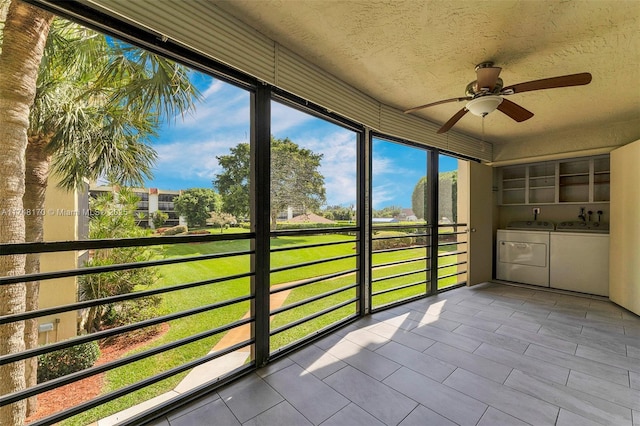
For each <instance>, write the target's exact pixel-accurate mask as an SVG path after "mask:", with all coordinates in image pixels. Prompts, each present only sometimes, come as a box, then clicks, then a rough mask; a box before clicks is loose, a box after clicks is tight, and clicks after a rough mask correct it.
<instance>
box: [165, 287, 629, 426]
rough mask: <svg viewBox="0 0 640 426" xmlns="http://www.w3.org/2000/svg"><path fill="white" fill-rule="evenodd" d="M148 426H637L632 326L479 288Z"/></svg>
mask: <svg viewBox="0 0 640 426" xmlns="http://www.w3.org/2000/svg"><path fill="white" fill-rule="evenodd" d="M153 424H156V425H171V426H189V425H198V426H200V425H277V426H294V425H323V426H329V425H341V426H351V425H367V426H374V425H398V424H400V425H402V426H407V425H455V424H460V425H483V426H486V425H490V426H496V425H525V424H534V425H538V424H549V425H553V424H556V425H570V426H576V425H595V424H606V425H640V318H639V317H638V316H636V315H634V314H632V313H630V312H628V311H626V310H624V309H622V308H620V307H618V306H617V305H615V304H613V303H610V302H608V301H604V300H602V299H600V298H589V297H578V296H575V295H567V294H566V293H565V294H563V293H557V292H550V291H542V290H538V289H535V288H531V287H518V286H510V285H503V284H496V283H492V284H483V285H480V286H476V287H472V288H460V289H456V290H453V291H450V292H447V293H443V294H441V295H439V296H436V297H432V298H428V299H423V300H420V301H417V302H412V303H410V304H407V305H404V306H401V307H397V308H393V309H391V310H387V311H384V312H380V313H378V314H374V315H372V316H370V317H367V318H365V319H362V320H359V321H358V322H356V323H355V324H352V325H350V326H348V327H346V328H344V329H342V330H340V331H338V332H336V333H334V334H332V335H330V336H328V337H326V338H324V339H322V340H319V341H317V342H315V343H314V344H312V345H310V346H307V347H305V348H303V349H301V350H299V351H297V352H295V353H293V354H291V355H289V356H288V357H286V358H283V359H281V360H279V361H277V362H275V363H273V364H271V365H269V366H267V367H265V368H263V369H261V370H258V371H257V372H255V373H252V374H250V375H248V376H245V377H244V378H242V379H240V380H239V381H236V382H234V383H232V384H231V385H228V386H226V387H224V388H221V389H219V390H218V391H217V392H214V393H212V394H210V395H209V396H207V397H205V398H203V399H201V400H199V401H197V402H194V403H192V404H191V405H189V406H186V407H183V408H182V409H180V410H177V411H175V412H173V413H171V414H169V415H168V416H166V417H163V418H162V419H159V420H156V421H155V422H154V423H153Z"/></svg>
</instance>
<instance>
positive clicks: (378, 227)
mask: <svg viewBox="0 0 640 426" xmlns="http://www.w3.org/2000/svg"><path fill="white" fill-rule="evenodd" d="M410 228H415V229H430V228H432V226H431V225H427V224H425V223H421V224H420V223H419V224H415V225H375V224H374V225H373V226H372V227H371V231H374V232H375V231H392V230H395V229H410Z"/></svg>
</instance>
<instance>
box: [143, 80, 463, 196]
mask: <svg viewBox="0 0 640 426" xmlns="http://www.w3.org/2000/svg"><path fill="white" fill-rule="evenodd" d="M191 79H192V82H193V83H194V84H195V85H196V86H197V87H198V88H199V90H200V91H201V93H202V100H201V101H200V102H198V104H197V106H196V108H195V111H194V112H193V113H191V114H189V115H187V116H185V117H176V118H175V119H174V120H172V121H169V122H167V123H165V124H164V125H163V126H162V128H161V129H160V131H159V135H160V136H159V137H158V138H156V139H155V140H154V141H153V146H154V148H155V150H156V151H157V153H158V159H157V161H156V166H155V167H154V171H153V173H154V176H153V179H151V180H149V181H148V182H147V183H146V186H147V187H153V188H160V189H173V190H177V189H188V188H196V187H202V188H212V183H211V181H212V180H213V179H214V178H215V175H216V174H217V173H220V172H221V168H220V167H219V165H218V162H217V160H216V156H219V155H225V154H228V153H229V149H230V148H232V147H234V146H235V145H237V144H238V143H242V142H249V137H250V136H249V135H250V133H249V132H250V129H249V111H250V109H249V100H250V98H249V94H248V93H247V92H246V91H244V90H242V89H239V88H236V87H234V86H232V85H230V84H227V83H224V82H222V81H219V80H215V79H213V78H211V77H209V76H205V75H203V74H200V73H195V72H194V73H193V74H192V77H191ZM271 114H272V123H271V133H272V134H273V135H274V136H275V137H276V138H285V137H288V138H289V139H291V140H292V141H293V142H295V143H297V144H298V145H300V146H302V147H304V148H308V149H311V150H312V151H313V152H316V153H322V154H323V159H322V165H321V169H320V172H321V173H322V174H323V176H324V178H325V187H326V191H327V204H329V205H343V206H349V205H352V204H354V203H355V199H356V134H355V133H353V132H351V131H349V130H346V129H343V128H342V127H339V126H337V125H335V124H332V123H329V122H327V121H324V120H321V119H318V118H316V117H313V116H311V115H308V114H305V113H302V112H300V111H298V110H295V109H293V108H290V107H288V106H285V105H282V104H279V103H277V102H273V103H272V111H271ZM425 162H426V153H425V152H424V151H420V150H416V149H413V148H410V147H407V146H403V145H401V144H396V143H391V142H386V141H381V140H374V146H373V174H374V179H373V207H374V208H375V209H380V208H382V207H385V206H389V205H396V206H402V207H411V192H412V191H413V187H414V185H415V183H416V182H417V181H418V179H420V178H421V177H422V176H424V175H425V173H426V166H425ZM456 167H457V165H456V161H455V160H453V159H448V161H446V159H441V165H440V168H441V171H446V170H452V169H454V168H456Z"/></svg>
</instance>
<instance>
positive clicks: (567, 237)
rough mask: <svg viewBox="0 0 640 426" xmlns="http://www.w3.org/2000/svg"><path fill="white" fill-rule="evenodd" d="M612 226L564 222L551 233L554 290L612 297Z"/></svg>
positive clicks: (551, 276)
mask: <svg viewBox="0 0 640 426" xmlns="http://www.w3.org/2000/svg"><path fill="white" fill-rule="evenodd" d="M608 231H609V224H607V223H599V222H586V223H585V222H562V223H560V224H559V225H558V229H557V230H556V232H552V233H551V237H550V243H551V251H550V260H549V264H550V272H549V277H550V278H549V281H550V284H551V287H553V288H561V289H563V290H571V291H579V292H581V293H589V294H597V295H599V296H609V234H608Z"/></svg>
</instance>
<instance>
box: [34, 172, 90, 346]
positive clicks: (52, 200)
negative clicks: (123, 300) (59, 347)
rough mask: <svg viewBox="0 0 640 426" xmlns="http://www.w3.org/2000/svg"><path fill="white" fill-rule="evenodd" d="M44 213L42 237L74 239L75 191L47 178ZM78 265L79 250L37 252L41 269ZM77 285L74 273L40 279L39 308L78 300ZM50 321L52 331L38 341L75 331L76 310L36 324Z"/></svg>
mask: <svg viewBox="0 0 640 426" xmlns="http://www.w3.org/2000/svg"><path fill="white" fill-rule="evenodd" d="M45 207H46V209H45V210H46V216H45V219H44V239H45V241H70V240H75V239H77V235H78V216H77V215H78V214H83V212H82V211H81V210H79V209H78V200H77V194H76V193H75V192H67V191H63V190H61V189H59V188H57V186H56V184H55V179H50V181H49V185H48V187H47V192H46V197H45ZM77 267H78V252H76V251H68V252H61V253H43V254H42V255H41V256H40V271H41V272H51V271H60V270H67V269H75V268H77ZM77 294H78V286H77V279H76V278H75V277H69V278H59V279H54V280H45V281H41V282H40V302H39V303H40V308H49V307H53V306H59V305H64V304H68V303H74V302H76V301H77ZM46 323H52V324H53V327H54V328H53V331H50V332H48V333H40V343H41V344H44V343H46V342H47V341H48V342H49V343H51V342H54V341H59V340H65V339H69V338H71V337H73V336H76V334H77V313H76V312H75V311H72V312H65V313H61V314H56V315H50V316H45V317H42V318H40V319H39V324H40V325H42V324H46Z"/></svg>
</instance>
